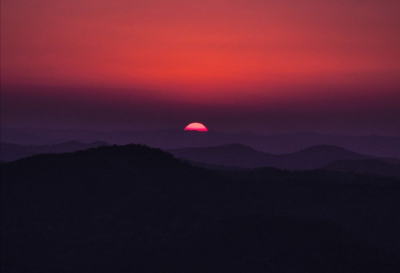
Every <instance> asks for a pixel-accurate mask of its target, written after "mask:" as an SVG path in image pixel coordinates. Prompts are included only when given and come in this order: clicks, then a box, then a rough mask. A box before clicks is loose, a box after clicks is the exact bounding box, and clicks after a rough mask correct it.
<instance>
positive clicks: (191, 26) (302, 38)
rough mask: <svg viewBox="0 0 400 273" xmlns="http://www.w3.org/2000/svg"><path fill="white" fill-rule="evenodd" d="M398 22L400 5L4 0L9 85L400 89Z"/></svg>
mask: <svg viewBox="0 0 400 273" xmlns="http://www.w3.org/2000/svg"><path fill="white" fill-rule="evenodd" d="M399 14H400V2H399V1H394V0H393V1H377V0H366V1H362V2H360V1H354V0H353V1H321V0H306V1H294V0H293V1H257V0H250V1H249V0H238V1H219V0H212V1H211V0H205V1H204V0H203V1H187V0H186V1H185V0H170V1H166V0H146V1H126V0H113V1H111V0H110V1H106V0H96V1H94V0H85V1H82V0H69V1H63V2H61V1H58V0H57V1H55V0H36V1H35V0H2V9H1V27H2V29H1V30H2V32H1V38H2V39H1V57H2V60H1V64H2V77H3V81H5V82H6V83H26V84H54V85H62V84H75V85H80V84H84V85H92V84H94V85H98V84H104V85H108V86H117V87H130V86H146V87H152V88H155V89H176V90H178V89H181V90H190V89H191V88H194V89H195V90H198V89H199V92H200V91H201V92H206V91H207V90H211V89H213V88H231V87H243V88H244V87H246V86H252V87H253V86H271V85H272V86H276V85H296V84H298V83H302V84H304V83H310V82H311V83H314V82H318V83H321V82H326V83H330V82H340V83H344V84H346V83H347V81H365V80H366V81H384V82H387V81H388V80H389V81H396V80H397V78H398V75H399V74H400V54H399V48H400V35H398V27H399V26H400V16H399ZM365 77H367V79H365Z"/></svg>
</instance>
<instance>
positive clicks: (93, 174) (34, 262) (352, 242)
mask: <svg viewBox="0 0 400 273" xmlns="http://www.w3.org/2000/svg"><path fill="white" fill-rule="evenodd" d="M242 148H243V147H238V149H242ZM244 149H246V148H244ZM399 194H400V180H399V179H395V178H386V177H376V176H370V175H359V174H344V173H338V172H331V171H324V170H318V171H302V172H301V171H297V172H291V171H281V170H278V169H273V168H261V169H254V170H240V171H210V170H206V169H202V168H196V167H193V166H191V165H190V164H188V163H185V162H182V161H180V160H177V159H175V158H173V156H172V155H171V154H168V153H165V152H163V151H161V150H159V149H152V148H149V147H146V146H141V145H126V146H102V147H98V148H93V149H88V150H85V151H77V152H74V153H62V154H42V155H36V156H32V157H28V158H24V159H20V160H17V161H13V162H9V163H3V164H1V217H2V221H1V231H2V232H1V242H2V243H1V255H2V264H1V270H2V272H74V273H75V272H272V273H275V272H276V273H281V272H285V273H287V272H354V273H355V272H378V271H379V272H384V273H386V272H387V273H389V272H390V273H392V272H393V273H394V272H398V270H399V269H400V265H399V263H398V261H399V258H400V248H399V246H398V244H397V242H398V241H399V240H400V235H399V234H398V230H399V229H400V223H399V222H398V221H396V220H395V219H397V215H398V211H399V209H400V201H399V199H398V196H399Z"/></svg>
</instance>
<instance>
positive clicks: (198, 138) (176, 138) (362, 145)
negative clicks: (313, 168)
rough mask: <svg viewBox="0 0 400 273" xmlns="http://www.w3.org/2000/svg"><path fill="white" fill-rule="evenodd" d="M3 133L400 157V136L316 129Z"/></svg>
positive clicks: (24, 140) (13, 138)
mask: <svg viewBox="0 0 400 273" xmlns="http://www.w3.org/2000/svg"><path fill="white" fill-rule="evenodd" d="M0 136H1V140H2V142H8V143H16V144H22V145H44V144H56V143H62V142H66V141H70V140H77V141H80V142H84V143H88V142H93V141H105V142H107V143H111V144H119V145H122V144H129V143H137V144H145V145H148V146H150V147H155V148H161V149H179V148H186V147H197V148H199V147H211V146H221V145H226V144H230V143H239V144H242V145H246V146H249V147H251V148H253V149H256V150H258V151H263V152H266V153H271V154H284V153H293V152H296V151H299V150H302V149H305V148H307V147H311V146H317V145H330V146H337V147H342V148H345V149H347V150H351V151H354V152H357V153H360V154H368V155H373V156H376V157H399V158H400V136H395V137H388V136H378V135H366V136H346V135H323V134H318V133H313V132H299V133H288V134H269V135H262V134H257V133H252V132H230V133H224V132H217V131H212V130H210V131H209V132H207V133H202V132H200V133H199V132H189V131H183V130H175V129H165V130H116V131H89V130H54V129H15V128H4V127H2V128H1V131H0Z"/></svg>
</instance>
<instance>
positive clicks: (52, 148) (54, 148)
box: [0, 141, 109, 162]
mask: <svg viewBox="0 0 400 273" xmlns="http://www.w3.org/2000/svg"><path fill="white" fill-rule="evenodd" d="M106 145H109V144H108V143H106V142H103V141H96V142H92V143H81V142H78V141H68V142H64V143H59V144H52V145H25V146H24V145H19V144H13V143H4V142H1V143H0V160H1V161H2V162H8V161H13V160H17V159H20V158H24V157H28V156H32V155H36V154H55V153H68V152H75V151H79V150H86V149H90V148H97V147H100V146H106Z"/></svg>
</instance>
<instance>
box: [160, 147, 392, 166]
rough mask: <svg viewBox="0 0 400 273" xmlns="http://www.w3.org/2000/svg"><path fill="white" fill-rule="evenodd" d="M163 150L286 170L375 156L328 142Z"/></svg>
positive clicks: (193, 158) (216, 161)
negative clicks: (265, 148)
mask: <svg viewBox="0 0 400 273" xmlns="http://www.w3.org/2000/svg"><path fill="white" fill-rule="evenodd" d="M166 151H168V152H170V153H172V154H173V155H174V156H176V157H178V158H181V159H185V160H189V161H192V162H196V163H203V164H210V165H218V166H225V167H226V166H230V167H241V168H257V167H275V168H280V169H288V170H310V169H318V168H322V167H324V166H326V165H328V164H330V163H333V162H335V161H338V160H359V159H373V158H375V157H372V156H368V155H361V154H358V153H355V152H351V151H348V150H346V149H343V148H340V147H334V146H329V145H318V146H313V147H309V148H306V149H303V150H301V151H298V152H295V153H290V154H281V155H273V154H267V153H263V152H260V151H256V150H254V149H252V148H250V147H246V146H244V145H241V144H230V145H223V146H217V147H207V148H184V149H176V150H166ZM381 160H383V161H385V162H389V163H398V164H400V159H395V158H381Z"/></svg>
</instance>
